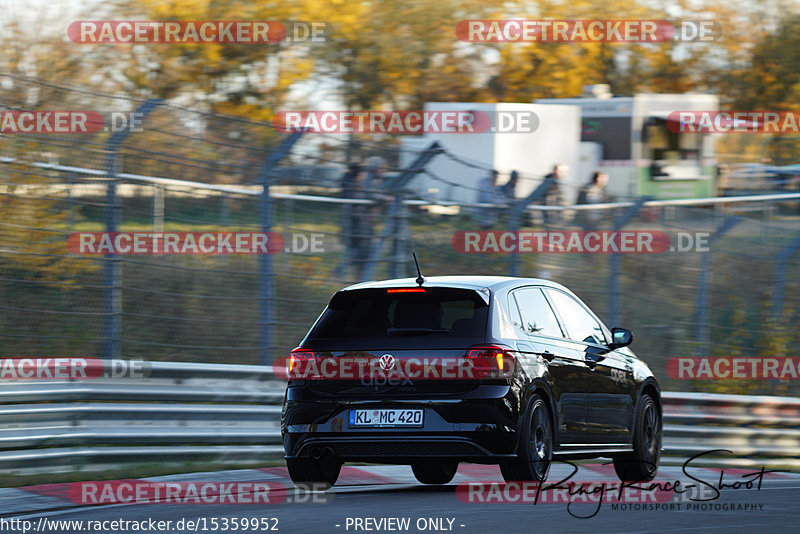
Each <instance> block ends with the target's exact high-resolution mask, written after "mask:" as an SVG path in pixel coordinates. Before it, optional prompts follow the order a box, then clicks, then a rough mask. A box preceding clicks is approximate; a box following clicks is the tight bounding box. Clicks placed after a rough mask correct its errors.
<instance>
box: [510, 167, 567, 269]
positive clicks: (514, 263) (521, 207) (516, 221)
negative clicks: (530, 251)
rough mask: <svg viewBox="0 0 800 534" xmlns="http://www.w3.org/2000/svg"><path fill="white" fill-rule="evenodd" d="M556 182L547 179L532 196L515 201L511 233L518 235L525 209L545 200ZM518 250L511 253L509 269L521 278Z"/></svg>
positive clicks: (553, 179)
mask: <svg viewBox="0 0 800 534" xmlns="http://www.w3.org/2000/svg"><path fill="white" fill-rule="evenodd" d="M555 181H556V179H555V178H553V177H552V176H551V177H545V179H544V180H543V181H542V183H541V184H539V187H537V188H536V189H534V190H533V191H532V192H531V194H530V195H528V196H527V197H525V198H521V199H518V200H516V201H514V204H513V205H512V206H511V212H510V213H509V219H510V223H511V224H510V226H511V231H512V232H514V234H517V233H518V232H519V229H520V228H521V227H522V218H523V217H524V216H525V208H527V207H528V205H529V204H530V203H531V202H534V201H537V200H539V199H541V198H543V197H544V196H545V195H546V194H547V190H548V189H550V187H551V186H552V185H553V183H554V182H555ZM517 235H518V234H517ZM518 241H519V240H518ZM518 248H519V247H514V250H513V252H511V266H510V268H509V271H510V272H511V276H519V263H520V262H519V251H518V250H517V249H518Z"/></svg>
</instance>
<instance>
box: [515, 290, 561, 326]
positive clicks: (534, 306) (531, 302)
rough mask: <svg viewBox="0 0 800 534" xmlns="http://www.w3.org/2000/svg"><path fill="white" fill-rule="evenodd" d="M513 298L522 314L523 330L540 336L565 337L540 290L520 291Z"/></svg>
mask: <svg viewBox="0 0 800 534" xmlns="http://www.w3.org/2000/svg"><path fill="white" fill-rule="evenodd" d="M513 297H514V298H515V299H516V301H517V305H518V306H519V311H520V313H521V314H522V329H523V330H525V331H526V332H528V333H529V334H535V335H540V336H550V337H564V336H563V334H562V333H561V328H559V326H558V321H557V320H556V316H555V315H554V314H553V310H552V309H551V308H550V304H549V303H548V302H547V299H545V298H544V295H543V294H542V291H541V290H540V289H537V288H529V289H520V290H517V291H515V292H514V294H513Z"/></svg>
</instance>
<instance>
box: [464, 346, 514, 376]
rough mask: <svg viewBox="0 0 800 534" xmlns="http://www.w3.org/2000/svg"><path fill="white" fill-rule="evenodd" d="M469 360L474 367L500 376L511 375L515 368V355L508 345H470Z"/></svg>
mask: <svg viewBox="0 0 800 534" xmlns="http://www.w3.org/2000/svg"><path fill="white" fill-rule="evenodd" d="M467 360H469V361H470V362H472V366H473V368H474V369H476V370H478V371H481V372H486V373H491V374H492V375H496V374H497V373H499V375H500V376H504V377H508V376H511V372H512V371H513V369H514V356H513V354H512V353H511V350H510V349H508V348H507V347H501V346H499V345H481V346H475V347H470V349H469V350H468V351H467Z"/></svg>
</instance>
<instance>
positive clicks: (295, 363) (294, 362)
mask: <svg viewBox="0 0 800 534" xmlns="http://www.w3.org/2000/svg"><path fill="white" fill-rule="evenodd" d="M314 359H315V356H314V353H313V352H312V351H310V350H308V349H304V348H296V349H294V350H293V351H292V354H291V356H289V378H291V377H292V375H298V376H299V375H303V374H304V373H305V372H306V370H307V369H308V362H310V361H313V360H314Z"/></svg>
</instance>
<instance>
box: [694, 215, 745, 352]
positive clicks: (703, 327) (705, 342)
mask: <svg viewBox="0 0 800 534" xmlns="http://www.w3.org/2000/svg"><path fill="white" fill-rule="evenodd" d="M740 222H741V219H740V218H739V217H728V218H727V219H725V221H724V222H723V223H722V224H721V225H720V226H718V227H717V231H716V232H714V235H712V236H711V237H710V238H709V240H708V250H706V251H705V252H704V253H703V261H702V265H701V267H700V278H699V279H698V281H697V304H696V306H697V311H696V313H695V340H696V341H697V350H696V351H695V352H696V355H697V356H705V355H706V354H707V353H708V347H709V345H710V338H711V328H710V325H709V324H708V308H709V306H710V302H711V299H710V298H709V289H708V288H709V285H710V284H711V246H712V245H713V244H714V243H715V242H716V241H717V240H719V239H720V238H721V237H722V236H723V235H725V233H727V232H728V230H730V229H731V228H733V227H734V226H736V225H737V224H739V223H740Z"/></svg>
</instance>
